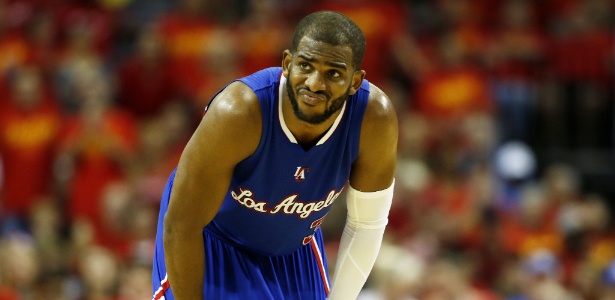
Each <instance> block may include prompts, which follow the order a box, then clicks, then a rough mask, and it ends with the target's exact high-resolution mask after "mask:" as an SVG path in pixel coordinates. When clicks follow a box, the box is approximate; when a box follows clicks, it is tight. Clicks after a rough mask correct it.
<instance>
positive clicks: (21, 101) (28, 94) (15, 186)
mask: <svg viewBox="0 0 615 300" xmlns="http://www.w3.org/2000/svg"><path fill="white" fill-rule="evenodd" d="M0 106H1V107H0V159H1V160H2V164H3V170H4V172H3V173H4V174H3V176H1V177H2V178H4V182H3V184H0V199H1V201H2V212H3V214H4V215H5V216H7V215H13V216H15V217H18V218H20V219H22V220H25V219H24V218H26V217H27V215H28V213H29V211H30V209H31V208H32V205H33V204H34V202H36V201H37V198H38V197H40V196H43V195H46V194H47V193H48V192H50V191H51V185H52V182H53V180H52V178H53V174H52V161H53V157H54V154H55V153H54V151H55V146H56V144H55V143H56V142H57V138H58V134H59V130H60V126H61V122H62V120H61V117H60V113H59V111H58V109H57V106H56V105H55V102H54V100H53V99H52V98H50V97H49V94H48V93H47V92H46V91H45V87H44V79H43V78H42V76H41V73H40V69H39V68H38V67H36V66H27V67H21V68H19V69H18V70H17V71H16V72H15V73H14V77H13V78H12V80H11V93H10V94H9V96H8V100H7V102H6V103H4V105H0Z"/></svg>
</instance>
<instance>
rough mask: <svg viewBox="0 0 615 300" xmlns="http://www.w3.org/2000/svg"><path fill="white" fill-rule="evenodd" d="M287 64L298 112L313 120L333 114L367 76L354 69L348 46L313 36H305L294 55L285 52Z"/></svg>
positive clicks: (288, 83) (288, 84)
mask: <svg viewBox="0 0 615 300" xmlns="http://www.w3.org/2000/svg"><path fill="white" fill-rule="evenodd" d="M283 66H284V76H285V77H286V78H287V79H288V80H287V81H286V92H287V94H288V97H289V99H290V103H291V105H292V107H293V111H294V113H295V116H296V117H297V118H299V119H300V120H302V121H305V122H307V123H310V124H321V123H323V122H324V121H326V120H328V119H329V118H331V116H333V115H334V114H335V113H336V112H338V111H339V110H340V109H341V108H342V106H343V105H344V102H345V101H346V99H348V95H352V94H354V93H355V92H356V89H357V88H358V86H360V84H361V81H362V79H363V75H362V73H361V72H355V71H354V67H353V66H352V50H351V49H350V48H349V47H348V46H332V45H330V44H327V43H323V42H319V41H315V40H313V39H311V38H309V37H304V38H303V39H302V40H301V42H300V43H299V45H298V47H297V51H296V53H295V54H294V55H293V54H291V53H290V52H289V51H285V52H284V62H283ZM357 83H358V85H357Z"/></svg>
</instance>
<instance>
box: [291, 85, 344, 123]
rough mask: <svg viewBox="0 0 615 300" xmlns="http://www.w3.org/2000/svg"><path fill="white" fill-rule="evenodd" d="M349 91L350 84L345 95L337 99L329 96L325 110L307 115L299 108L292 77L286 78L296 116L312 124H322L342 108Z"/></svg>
mask: <svg viewBox="0 0 615 300" xmlns="http://www.w3.org/2000/svg"><path fill="white" fill-rule="evenodd" d="M304 88H305V87H304ZM305 89H307V88H305ZM349 91H350V86H349V87H348V89H346V93H344V95H342V96H341V97H338V98H335V99H330V98H329V97H327V101H326V102H325V111H324V112H323V113H322V114H314V115H307V114H306V113H304V112H303V111H302V110H301V109H300V108H299V102H298V100H297V96H296V95H297V93H295V91H294V90H293V88H292V86H291V84H290V78H288V79H287V80H286V93H287V94H288V98H289V99H290V104H291V105H292V107H293V112H294V113H295V116H296V117H297V118H299V120H301V121H304V122H307V123H310V124H312V125H318V124H322V123H323V122H324V121H326V120H328V119H329V118H330V117H331V116H332V115H333V114H335V113H336V112H337V111H339V110H340V109H342V107H343V106H344V103H345V102H346V100H347V99H348V92H349Z"/></svg>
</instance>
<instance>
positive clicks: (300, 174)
mask: <svg viewBox="0 0 615 300" xmlns="http://www.w3.org/2000/svg"><path fill="white" fill-rule="evenodd" d="M309 171H310V168H304V167H301V166H299V167H297V171H295V181H297V182H302V181H304V180H305V173H307V172H309Z"/></svg>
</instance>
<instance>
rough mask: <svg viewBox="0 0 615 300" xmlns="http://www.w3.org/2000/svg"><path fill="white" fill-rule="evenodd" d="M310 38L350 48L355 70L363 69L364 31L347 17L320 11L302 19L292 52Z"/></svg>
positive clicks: (296, 31) (294, 36)
mask: <svg viewBox="0 0 615 300" xmlns="http://www.w3.org/2000/svg"><path fill="white" fill-rule="evenodd" d="M305 36H308V37H310V38H312V39H314V40H316V41H320V42H324V43H327V44H331V45H334V46H348V47H350V49H351V50H352V64H353V67H354V68H355V70H358V69H359V68H360V67H361V63H362V62H363V55H364V54H365V36H364V35H363V31H361V29H360V28H359V26H357V24H355V23H354V22H353V21H352V20H350V18H348V17H347V16H345V15H343V14H341V13H338V12H334V11H328V10H323V11H318V12H315V13H311V14H309V15H307V16H306V17H304V18H303V19H301V21H299V24H297V28H296V29H295V34H294V35H293V43H292V45H291V49H290V50H291V52H292V53H295V52H296V51H297V47H298V46H299V42H300V41H301V39H303V37H305Z"/></svg>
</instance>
